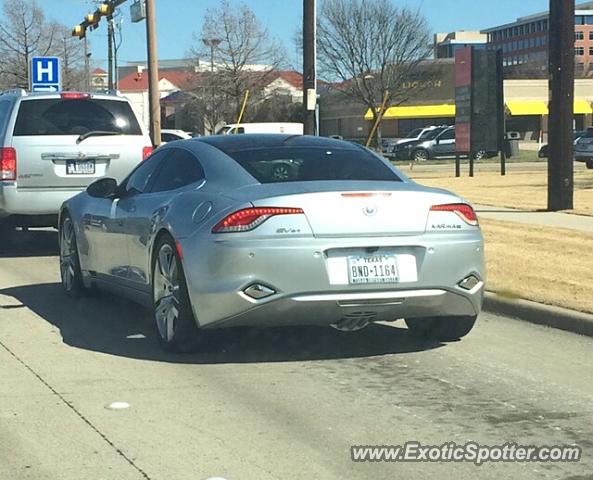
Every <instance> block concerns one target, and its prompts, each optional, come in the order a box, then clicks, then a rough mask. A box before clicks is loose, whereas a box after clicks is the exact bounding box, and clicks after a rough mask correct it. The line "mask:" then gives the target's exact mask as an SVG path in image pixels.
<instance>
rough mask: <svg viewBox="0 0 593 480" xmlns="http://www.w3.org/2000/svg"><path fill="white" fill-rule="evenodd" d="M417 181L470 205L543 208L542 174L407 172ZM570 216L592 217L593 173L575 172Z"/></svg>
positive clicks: (545, 192) (545, 190)
mask: <svg viewBox="0 0 593 480" xmlns="http://www.w3.org/2000/svg"><path fill="white" fill-rule="evenodd" d="M406 174H408V175H409V176H410V177H412V178H413V179H414V180H416V181H417V182H419V183H421V184H423V185H427V186H431V187H439V188H445V189H447V190H451V191H453V192H455V193H457V194H459V195H461V196H463V197H465V198H467V199H468V200H469V201H470V202H472V203H477V204H482V205H495V206H499V207H508V208H520V209H528V210H543V209H545V208H546V207H547V195H548V187H547V184H548V183H547V182H548V174H547V172H546V171H531V172H529V171H522V172H510V173H508V174H507V175H506V176H505V177H501V176H500V174H498V173H494V172H479V173H477V174H476V175H477V176H475V177H473V178H470V177H467V176H464V177H460V178H455V177H452V176H451V172H435V171H432V172H414V171H413V170H412V171H411V172H407V171H406ZM574 205H575V209H574V210H573V211H572V212H573V213H580V214H583V215H593V170H579V171H577V172H576V173H575V195H574Z"/></svg>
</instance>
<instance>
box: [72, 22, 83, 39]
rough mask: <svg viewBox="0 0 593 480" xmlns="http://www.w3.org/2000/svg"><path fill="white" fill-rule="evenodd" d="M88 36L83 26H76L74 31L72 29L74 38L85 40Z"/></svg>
mask: <svg viewBox="0 0 593 480" xmlns="http://www.w3.org/2000/svg"><path fill="white" fill-rule="evenodd" d="M85 35H86V28H85V27H84V26H82V25H76V26H75V27H74V28H73V29H72V36H73V37H78V38H80V39H83V38H84V37H85Z"/></svg>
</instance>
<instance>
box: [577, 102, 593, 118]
mask: <svg viewBox="0 0 593 480" xmlns="http://www.w3.org/2000/svg"><path fill="white" fill-rule="evenodd" d="M589 113H593V108H591V104H590V103H589V102H588V101H587V100H575V101H574V114H575V115H587V114H589Z"/></svg>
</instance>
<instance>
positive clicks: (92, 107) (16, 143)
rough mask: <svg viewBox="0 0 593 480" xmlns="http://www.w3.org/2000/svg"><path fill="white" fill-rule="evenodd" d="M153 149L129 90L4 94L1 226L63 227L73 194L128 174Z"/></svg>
mask: <svg viewBox="0 0 593 480" xmlns="http://www.w3.org/2000/svg"><path fill="white" fill-rule="evenodd" d="M151 152H152V146H151V141H150V138H149V136H148V134H147V133H146V132H145V131H144V130H143V128H142V127H141V125H140V123H139V122H138V119H137V118H136V115H135V114H134V112H133V110H132V107H131V106H130V103H129V102H128V100H126V99H125V98H124V97H121V96H118V95H111V94H89V93H75V92H63V93H52V94H46V93H43V94H41V93H27V92H25V91H24V90H14V91H9V92H4V93H2V94H0V228H3V229H9V228H13V227H15V226H23V227H28V226H41V227H46V226H52V225H55V226H57V217H58V212H59V210H60V206H61V205H62V203H63V202H64V201H65V200H67V199H68V198H70V197H72V196H74V195H76V194H77V193H79V192H81V191H82V190H84V189H85V188H86V187H87V186H88V185H89V184H90V183H92V182H93V181H95V180H96V179H97V178H100V177H105V176H109V177H112V178H115V179H117V180H118V181H121V180H123V179H124V178H125V177H126V176H127V175H128V174H129V173H130V172H131V171H132V169H133V168H134V167H135V166H136V165H137V164H138V163H140V162H141V161H142V160H143V159H144V158H146V157H148V155H150V153H151Z"/></svg>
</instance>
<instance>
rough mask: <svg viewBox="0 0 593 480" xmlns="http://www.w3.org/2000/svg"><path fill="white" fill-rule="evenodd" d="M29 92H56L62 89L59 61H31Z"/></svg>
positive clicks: (49, 59)
mask: <svg viewBox="0 0 593 480" xmlns="http://www.w3.org/2000/svg"><path fill="white" fill-rule="evenodd" d="M30 77H31V91H33V92H57V91H59V90H61V88H62V78H61V72H60V59H59V58H58V57H33V58H32V59H31V75H30Z"/></svg>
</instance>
